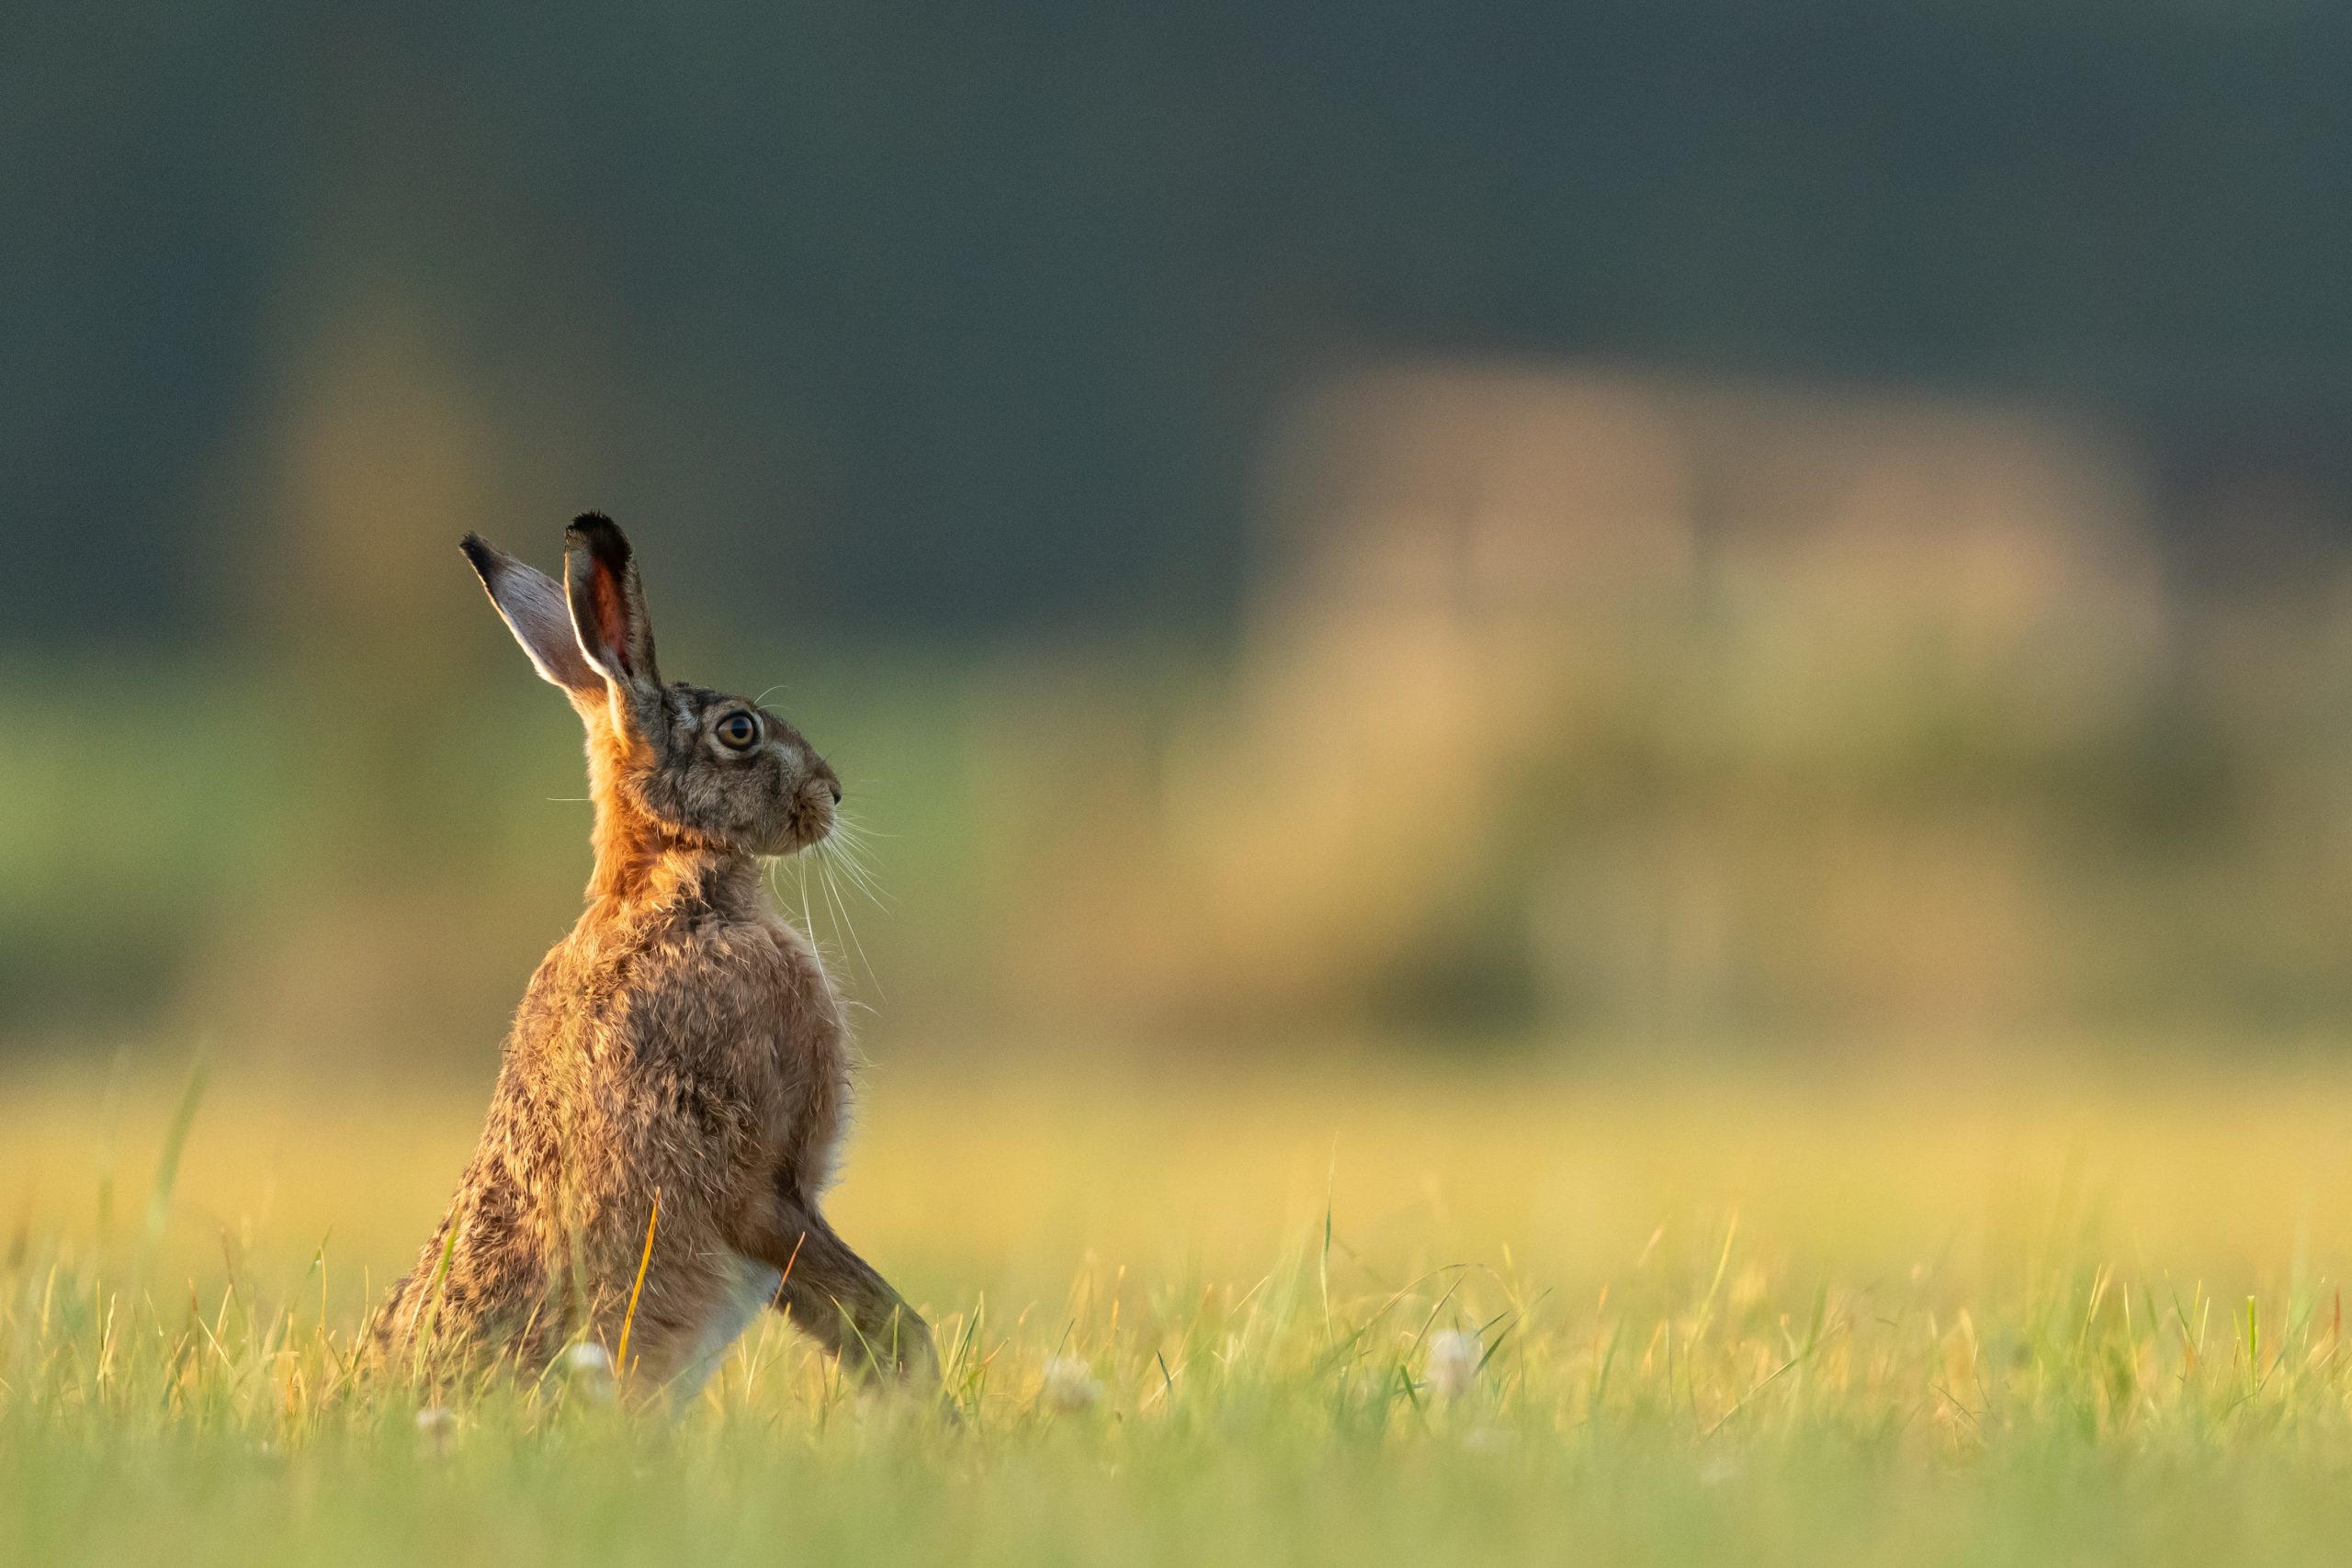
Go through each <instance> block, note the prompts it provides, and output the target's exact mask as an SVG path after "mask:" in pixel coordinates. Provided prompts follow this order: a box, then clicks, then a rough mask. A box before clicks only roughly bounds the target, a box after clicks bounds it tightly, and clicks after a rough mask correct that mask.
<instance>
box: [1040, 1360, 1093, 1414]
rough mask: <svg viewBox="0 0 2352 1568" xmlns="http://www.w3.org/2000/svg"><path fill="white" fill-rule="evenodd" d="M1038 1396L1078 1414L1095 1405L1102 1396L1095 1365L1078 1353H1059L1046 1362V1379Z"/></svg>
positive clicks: (1068, 1412) (1066, 1412) (1057, 1406)
mask: <svg viewBox="0 0 2352 1568" xmlns="http://www.w3.org/2000/svg"><path fill="white" fill-rule="evenodd" d="M1037 1397H1038V1398H1039V1399H1040V1400H1043V1401H1044V1402H1045V1403H1046V1404H1047V1405H1049V1406H1050V1407H1052V1408H1053V1409H1056V1410H1059V1411H1062V1412H1064V1413H1065V1414H1070V1415H1075V1414H1076V1413H1077V1412H1079V1411H1081V1410H1090V1409H1091V1408H1093V1406H1094V1403H1095V1402H1096V1401H1097V1400H1099V1399H1101V1398H1102V1397H1103V1385H1102V1384H1101V1383H1099V1382H1095V1381H1094V1369H1093V1368H1092V1367H1090V1366H1088V1365H1087V1364H1086V1363H1085V1362H1084V1361H1083V1360H1081V1359H1079V1358H1078V1357H1076V1356H1056V1357H1055V1358H1054V1359H1052V1360H1050V1361H1047V1362H1046V1381H1045V1384H1044V1386H1043V1387H1041V1388H1040V1389H1039V1390H1038V1391H1037Z"/></svg>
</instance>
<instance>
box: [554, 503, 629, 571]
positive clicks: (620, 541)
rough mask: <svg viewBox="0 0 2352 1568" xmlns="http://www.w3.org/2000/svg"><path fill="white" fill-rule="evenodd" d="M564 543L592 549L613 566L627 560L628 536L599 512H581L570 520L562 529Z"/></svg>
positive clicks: (620, 564)
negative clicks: (568, 525) (569, 525)
mask: <svg viewBox="0 0 2352 1568" xmlns="http://www.w3.org/2000/svg"><path fill="white" fill-rule="evenodd" d="M563 538H564V543H565V544H567V545H579V546H582V547H586V548H587V549H589V550H591V551H593V552H594V554H595V555H596V556H597V557H598V558H600V559H602V560H605V561H606V562H609V563H610V564H612V565H615V566H622V565H626V564H627V563H628V555H629V550H628V535H626V534H624V533H622V532H621V529H620V525H619V524H617V523H616V522H614V521H613V520H612V519H611V518H609V517H607V516H605V514H604V513H601V512H583V513H581V514H580V515H579V516H577V517H575V518H573V519H572V520H571V527H569V528H566V529H565V530H564V531H563Z"/></svg>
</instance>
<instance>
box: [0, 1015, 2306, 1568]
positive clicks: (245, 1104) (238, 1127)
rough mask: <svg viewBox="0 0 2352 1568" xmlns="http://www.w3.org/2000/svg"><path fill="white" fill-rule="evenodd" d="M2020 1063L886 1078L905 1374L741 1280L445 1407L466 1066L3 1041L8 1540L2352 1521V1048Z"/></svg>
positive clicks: (1402, 1533) (1384, 1536)
mask: <svg viewBox="0 0 2352 1568" xmlns="http://www.w3.org/2000/svg"><path fill="white" fill-rule="evenodd" d="M2049 1056H2050V1058H2051V1059H2052V1060H2064V1061H2068V1062H2072V1063H2075V1064H2076V1065H2075V1066H2069V1067H2064V1068H2060V1067H2052V1066H2034V1065H2031V1058H2028V1057H2018V1058H2007V1059H2003V1060H2001V1061H1999V1062H1987V1061H1985V1059H1983V1058H1981V1057H1978V1058H1970V1057H1967V1056H1963V1055H1957V1054H1955V1055H1954V1057H1953V1059H1954V1060H1955V1061H1969V1060H1973V1061H1974V1062H1975V1063H1976V1065H1974V1066H1966V1067H1961V1066H1929V1065H1925V1064H1923V1063H1922V1061H1921V1060H1920V1059H1919V1058H1917V1057H1916V1056H1915V1057H1910V1058H1906V1062H1907V1065H1905V1066H1899V1067H1897V1066H1885V1065H1879V1066H1870V1065H1862V1064H1858V1063H1856V1062H1854V1061H1852V1060H1848V1059H1837V1060H1821V1061H1791V1060H1782V1061H1780V1062H1778V1063H1777V1064H1776V1065H1773V1066H1758V1067H1755V1068H1752V1069H1747V1070H1743V1071H1740V1072H1736V1073H1735V1072H1732V1071H1729V1070H1727V1069H1724V1068H1723V1067H1721V1066H1706V1067H1703V1068H1702V1067H1700V1066H1696V1065H1693V1064H1686V1063H1683V1062H1681V1061H1679V1059H1678V1058H1674V1057H1671V1056H1668V1057H1664V1058H1658V1057H1651V1058H1648V1059H1645V1058H1643V1057H1641V1056H1640V1055H1637V1054H1633V1053H1620V1054H1617V1055H1611V1056H1610V1057H1608V1058H1606V1059H1605V1064H1596V1065H1588V1066H1585V1067H1584V1068H1582V1069H1576V1070H1572V1069H1569V1068H1565V1067H1562V1066H1558V1065H1557V1063H1558V1061H1559V1058H1558V1056H1557V1055H1542V1056H1537V1057H1531V1058H1498V1059H1493V1060H1489V1061H1487V1062H1485V1063H1482V1064H1479V1065H1476V1066H1440V1065H1437V1064H1435V1063H1432V1062H1430V1060H1428V1059H1426V1058H1409V1057H1393V1056H1386V1055H1380V1054H1378V1053H1367V1052H1362V1051H1358V1052H1352V1053H1334V1054H1332V1055H1328V1056H1323V1057H1309V1058H1304V1059H1301V1060H1299V1061H1297V1062H1294V1063H1292V1064H1291V1065H1288V1066H1284V1067H1283V1068H1282V1069H1280V1070H1273V1069H1269V1068H1264V1067H1261V1066H1255V1065H1253V1064H1251V1063H1250V1062H1249V1061H1247V1060H1246V1059H1242V1058H1239V1057H1237V1056H1234V1055H1230V1054H1225V1055H1218V1054H1214V1053H1202V1054H1198V1055H1192V1056H1179V1057H1176V1058H1172V1059H1170V1058H1161V1059H1159V1060H1158V1062H1157V1065H1156V1066H1149V1067H1143V1066H1132V1065H1130V1066H1106V1065H1102V1064H1095V1065H1092V1066H1089V1065H1087V1059H1086V1058H1085V1057H1083V1056H1082V1055H1081V1056H1073V1057H1071V1058H1069V1060H1068V1061H1067V1062H1065V1063H1063V1064H1062V1065H1061V1066H1058V1067H1056V1068H1051V1069H1048V1068H1044V1067H1041V1066H1039V1063H1038V1060H1037V1058H1035V1056H1034V1055H1032V1056H1027V1057H1023V1058H1022V1061H1021V1066H1019V1067H1018V1069H1017V1070H1009V1069H999V1068H998V1067H996V1066H994V1065H993V1064H992V1061H991V1058H990V1056H989V1055H988V1054H986V1053H981V1052H973V1053H968V1054H964V1055H955V1056H939V1057H925V1058H920V1059H918V1060H916V1061H914V1062H907V1063H902V1062H894V1061H888V1060H886V1061H884V1062H882V1063H880V1064H878V1065H877V1066H875V1067H874V1068H873V1069H872V1071H871V1072H870V1074H869V1077H868V1080H867V1085H866V1091H865V1111H864V1118H863V1122H862V1125H861V1129H860V1132H859V1134H858V1135H857V1138H856V1141H855V1143H854V1147H853V1150H852V1155H851V1161H850V1165H849V1168H848V1174H847V1176H846V1179H844V1181H843V1184H842V1187H841V1188H840V1190H838V1192H837V1195H836V1197H835V1199H834V1201H833V1202H832V1204H831V1210H832V1213H833V1214H834V1216H835V1219H836V1221H837V1223H838V1224H839V1225H840V1227H841V1228H842V1232H843V1234H844V1235H847V1236H849V1237H850V1238H851V1239H852V1240H853V1241H854V1243H855V1244H857V1245H858V1246H859V1247H861V1248H862V1249H863V1250H865V1252H866V1254H867V1255H868V1256H869V1257H871V1258H874V1259H875V1260H876V1262H877V1263H878V1264H879V1265H880V1266H881V1267H882V1268H883V1269H885V1270H886V1271H887V1272H888V1273H890V1274H891V1275H892V1276H893V1278H894V1279H895V1280H898V1282H899V1284H900V1285H901V1286H902V1287H903V1288H904V1289H905V1290H906V1292H907V1293H908V1294H909V1295H910V1298H911V1299H913V1300H914V1301H916V1302H917V1303H920V1304H922V1307H923V1308H924V1310H925V1311H926V1312H927V1313H928V1314H930V1316H931V1318H932V1320H933V1323H934V1324H935V1325H936V1327H937V1329H938V1338H939V1344H940V1347H941V1351H942V1357H943V1359H944V1362H945V1363H946V1378H945V1386H944V1391H943V1393H942V1394H941V1396H940V1398H939V1400H938V1401H937V1402H936V1403H935V1404H932V1403H925V1402H921V1401H915V1400H910V1399H906V1398H897V1397H888V1396H877V1395H874V1394H871V1393H860V1392H859V1391H858V1390H857V1389H856V1388H854V1386H848V1385H845V1384H844V1383H843V1382H842V1379H841V1378H840V1377H839V1375H838V1373H837V1371H835V1369H833V1368H832V1367H831V1365H829V1364H826V1363H823V1362H821V1361H820V1360H819V1359H817V1358H816V1357H815V1356H814V1355H813V1354H812V1353H811V1352H810V1351H809V1348H807V1346H806V1345H805V1344H804V1343H802V1342H801V1341H799V1340H797V1339H796V1338H795V1337H793V1335H792V1334H791V1333H790V1331H789V1330H788V1329H787V1328H786V1327H785V1325H783V1324H782V1323H781V1322H780V1321H775V1322H771V1323H769V1324H767V1325H763V1327H762V1328H761V1329H759V1330H757V1331H756V1332H755V1334H754V1335H753V1336H752V1337H750V1338H748V1339H747V1340H746V1342H745V1344H744V1345H743V1347H742V1348H741V1350H740V1351H739V1352H738V1353H737V1355H736V1356H735V1357H734V1358H733V1359H732V1360H731V1361H730V1362H729V1365H728V1367H727V1369H726V1371H724V1373H723V1375H722V1376H721V1377H720V1378H719V1379H718V1380H717V1381H716V1382H715V1383H714V1384H713V1386H712V1387H711V1388H710V1389H709V1390H708V1391H707V1392H706V1393H704V1395H703V1396H702V1397H701V1398H700V1399H698V1400H697V1401H696V1402H695V1404H693V1405H692V1406H691V1407H689V1408H688V1409H686V1410H685V1411H684V1412H683V1413H682V1414H680V1415H678V1416H675V1417H674V1418H673V1417H671V1416H666V1415H664V1414H662V1413H661V1412H660V1411H659V1410H658V1409H648V1408H643V1407H641V1406H640V1405H639V1404H638V1403H637V1402H636V1401H634V1400H633V1399H632V1398H631V1397H630V1391H629V1390H628V1388H627V1387H626V1386H623V1387H621V1388H620V1389H618V1390H617V1391H616V1390H615V1389H614V1388H613V1387H612V1385H611V1384H610V1383H609V1382H607V1381H606V1380H605V1379H604V1378H603V1377H602V1376H600V1375H599V1374H597V1373H596V1372H595V1371H594V1369H593V1368H592V1369H588V1370H585V1371H578V1372H563V1373H560V1374H558V1375H555V1376H551V1377H550V1378H549V1379H548V1380H547V1381H546V1382H541V1383H538V1384H534V1385H529V1386H524V1387H514V1386H502V1387H498V1388H493V1389H488V1390H482V1391H477V1392H474V1393H470V1394H468V1395H465V1396H463V1397H457V1396H448V1395H431V1394H424V1395H420V1394H417V1393H409V1392H401V1391H393V1390H386V1389H382V1388H376V1387H365V1386H359V1385H357V1384H356V1383H355V1382H353V1380H352V1379H351V1378H350V1376H349V1375H348V1371H347V1369H348V1364H349V1361H348V1358H349V1354H350V1350H351V1345H352V1337H353V1334H354V1331H355V1329H356V1325H357V1324H358V1322H359V1319H360V1317H361V1314H363V1312H364V1310H365V1307H366V1304H367V1303H368V1300H369V1299H370V1297H371V1295H372V1293H373V1292H374V1291H375V1290H376V1288H378V1287H379V1286H380V1284H381V1283H382V1282H383V1281H384V1280H386V1279H388V1278H389V1277H390V1274H391V1273H393V1272H396V1271H397V1270H399V1269H401V1268H404V1267H405V1266H406V1264H407V1262H408V1259H409V1257H410V1254H411V1249H412V1248H413V1247H414V1246H415V1245H416V1242H417V1239H418V1238H419V1237H420V1236H422V1235H424V1231H425V1229H426V1227H427V1225H428V1224H429V1221H430V1220H431V1218H432V1217H433V1215H434V1213H435V1210H436V1207H437V1205H438V1204H439V1202H440V1201H441V1200H442V1198H443V1197H444V1196H445V1194H446V1190H447V1184H448V1182H449V1180H450V1179H451V1177H452V1176H453V1174H454V1172H455V1171H456V1169H457V1168H458V1164H459V1163H460V1161H461V1160H462V1158H463V1156H464V1154H465V1152H466V1150H467V1148H468V1146H469V1143H470V1140H471V1138H472V1135H473V1134H474V1131H475V1129H476V1126H477V1123H478V1118H479V1114H480V1101H479V1099H478V1088H477V1087H476V1086H469V1085H453V1084H449V1083H447V1082H444V1081H441V1080H435V1081H434V1082H433V1083H432V1084H430V1085H429V1086H427V1085H411V1086H408V1087H405V1088H401V1087H398V1086H392V1085H388V1084H385V1083H380V1082H375V1081H368V1080H366V1079H364V1078H362V1079H357V1080H353V1081H346V1082H345V1083H343V1084H342V1085H340V1086H339V1087H338V1086H335V1085H333V1084H331V1083H329V1082H328V1081H326V1080H324V1079H322V1078H320V1077H303V1076H301V1075H290V1076H289V1075H288V1074H286V1073H284V1072H262V1071H259V1070H256V1069H253V1068H240V1067H239V1066H237V1065H235V1064H234V1063H233V1062H226V1061H224V1062H221V1063H219V1064H216V1065H213V1066H210V1067H209V1068H204V1069H202V1070H201V1071H199V1072H195V1073H188V1072H184V1071H183V1070H182V1069H181V1067H180V1066H179V1065H178V1064H177V1063H175V1062H171V1061H166V1060H162V1059H158V1060H155V1061H153V1062H152V1063H150V1062H146V1061H144V1060H143V1059H142V1060H141V1061H140V1062H135V1063H132V1064H130V1065H128V1066H119V1067H118V1068H117V1069H116V1071H115V1072H114V1073H113V1074H112V1075H110V1076H109V1075H108V1074H107V1073H105V1072H103V1071H99V1070H95V1069H93V1068H91V1067H90V1066H88V1065H87V1064H86V1063H83V1062H74V1063H72V1064H70V1065H60V1066H54V1067H52V1068H50V1069H47V1070H42V1069H39V1068H37V1067H32V1066H26V1067H21V1068H19V1069H17V1071H16V1072H15V1073H14V1074H13V1075H12V1077H11V1078H10V1080H9V1083H8V1088H7V1093H6V1099H5V1100H4V1101H0V1105H5V1110H0V1146H5V1147H6V1149H8V1150H9V1151H10V1152H9V1154H8V1156H7V1158H6V1161H5V1162H0V1205H5V1207H0V1215H5V1216H6V1221H5V1223H6V1225H7V1232H6V1236H7V1239H6V1259H5V1264H0V1541H4V1542H6V1554H7V1558H8V1561H10V1562H21V1563H27V1564H45V1563H65V1562H185V1563H212V1562H219V1563H224V1564H225V1563H236V1564H239V1565H240V1568H254V1565H259V1564H267V1563H275V1562H417V1561H428V1562H496V1563H502V1564H526V1563H541V1562H545V1563H556V1562H564V1563H579V1562H620V1561H644V1560H669V1561H677V1562H732V1561H783V1562H926V1561H956V1562H1021V1563H1050V1562H1166V1563H1177V1562H1277V1561H1279V1562H1333V1563H1339V1562H1347V1563H1365V1562H1482V1563H1485V1562H1521V1561H1525V1562H1826V1561H1849V1562H1873V1563H1880V1562H1891V1563H1907V1562H1921V1563H1979V1562H1984V1563H1992V1562H2127V1561H2128V1562H2140V1563H2146V1562H2184V1563H2186V1562H2222V1561H2227V1562H2306V1561H2309V1562H2317V1561H2336V1560H2340V1557H2341V1543H2342V1541H2343V1540H2345V1539H2346V1532H2347V1530H2352V1365H2347V1361H2352V1356H2347V1353H2346V1348H2345V1346H2344V1343H2343V1337H2344V1322H2343V1305H2342V1292H2341V1289H2340V1284H2339V1281H2341V1280H2343V1278H2344V1277H2345V1275H2346V1271H2347V1268H2348V1267H2352V1183H2347V1180H2346V1178H2347V1176H2352V1074H2346V1073H2344V1072H2342V1071H2341V1070H2339V1069H2336V1068H2335V1067H2332V1066H2324V1065H2315V1064H2314V1063H2313V1062H2312V1061H2311V1060H2308V1059H2306V1060H2301V1061H2297V1060H2293V1059H2288V1058H2279V1057H2275V1056H2274V1057H2272V1058H2269V1059H2268V1065H2267V1066H2261V1067H2259V1068H2248V1067H2244V1066H2239V1067H2224V1066H2211V1065H2199V1063H2206V1062H2211V1061H2214V1060H2217V1058H2199V1059H2197V1060H2195V1061H2191V1060H2186V1059H2182V1058H2177V1057H2174V1058H2166V1059H2164V1060H2163V1061H2162V1062H2161V1063H2158V1064H2150V1063H2146V1062H2140V1063H2136V1064H2135V1063H2134V1062H2133V1060H2132V1058H2131V1055H2129V1054H2128V1053H2120V1052H2117V1051H2114V1050H2112V1049H2109V1050H2107V1051H2104V1052H2085V1051H2082V1050H2079V1049H2072V1048H2069V1049H2064V1050H2060V1049H2058V1048H2056V1047H2054V1046H2053V1047H2052V1051H2051V1052H2050V1053H2049ZM2087 1062H2100V1063H2104V1064H2106V1065H2104V1066H2085V1065H2081V1064H2084V1063H2087ZM621 1381H622V1382H623V1384H624V1385H625V1384H626V1381H627V1380H626V1375H625V1372H624V1376H623V1378H622V1380H621ZM616 1393H617V1397H616Z"/></svg>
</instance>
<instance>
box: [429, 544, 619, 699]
mask: <svg viewBox="0 0 2352 1568" xmlns="http://www.w3.org/2000/svg"><path fill="white" fill-rule="evenodd" d="M458 548H460V549H462V550H464V551H465V552H466V559H468V560H469V561H471V562H472V563H473V568H474V572H475V575H477V576H479V577H480V578H481V585H482V587H483V588H485V589H487V590H488V591H489V592H490V602H491V604H492V605H494V606H495V607H496V608H497V610H498V615H499V618H500V619H502V620H503V621H504V622H505V623H506V629H507V630H508V631H511V632H513V633H514V634H515V641H516V642H519V643H521V644H522V645H523V651H524V652H525V653H527V654H529V655H530V656H531V664H532V666H533V668H535V669H537V671H538V672H539V674H540V676H541V677H542V678H543V679H545V680H548V681H549V682H553V683H554V684H556V685H559V686H561V687H562V688H563V689H564V692H565V694H567V695H569V696H571V697H574V698H576V699H578V700H580V701H582V702H591V703H594V702H602V701H603V700H604V696H605V678H604V677H603V676H602V675H599V674H597V673H596V671H595V670H594V668H593V667H592V666H591V665H590V664H589V662H588V660H586V659H585V658H583V657H582V655H581V652H580V639H579V638H578V637H574V636H573V635H572V631H571V610H570V609H569V608H567V607H566V605H565V604H564V602H563V590H562V589H560V588H559V587H557V586H556V583H555V580H554V579H553V578H551V577H549V576H548V574H547V573H545V572H543V571H540V570H537V569H536V568H534V567H528V566H525V565H524V564H523V563H522V562H521V561H518V560H516V559H515V558H514V557H513V556H510V555H508V554H507V553H506V552H505V551H503V550H501V549H499V548H498V547H495V546H493V545H492V544H491V543H490V541H489V540H487V539H484V538H483V537H482V536H481V535H480V534H469V535H467V536H465V537H464V538H463V539H461V540H460V541H458Z"/></svg>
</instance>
